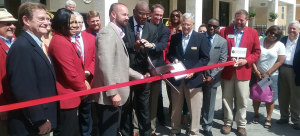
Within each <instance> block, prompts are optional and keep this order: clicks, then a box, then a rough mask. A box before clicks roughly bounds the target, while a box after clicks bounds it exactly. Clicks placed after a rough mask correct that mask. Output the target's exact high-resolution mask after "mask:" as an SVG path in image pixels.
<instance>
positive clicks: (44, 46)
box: [41, 42, 51, 63]
mask: <svg viewBox="0 0 300 136" xmlns="http://www.w3.org/2000/svg"><path fill="white" fill-rule="evenodd" d="M41 47H42V50H43V52H44V53H45V55H46V57H47V59H48V60H49V62H50V63H51V61H50V58H49V55H48V52H47V49H46V45H45V43H44V42H42V43H41Z"/></svg>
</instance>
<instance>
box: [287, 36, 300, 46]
mask: <svg viewBox="0 0 300 136" xmlns="http://www.w3.org/2000/svg"><path fill="white" fill-rule="evenodd" d="M298 38H299V36H297V39H295V40H294V41H291V40H290V37H288V42H290V43H293V44H294V43H297V41H298Z"/></svg>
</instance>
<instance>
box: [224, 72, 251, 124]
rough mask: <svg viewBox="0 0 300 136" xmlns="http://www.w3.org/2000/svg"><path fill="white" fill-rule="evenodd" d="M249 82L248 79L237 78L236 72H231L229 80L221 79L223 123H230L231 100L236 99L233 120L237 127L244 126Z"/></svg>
mask: <svg viewBox="0 0 300 136" xmlns="http://www.w3.org/2000/svg"><path fill="white" fill-rule="evenodd" d="M249 83H250V80H238V79H237V77H236V74H233V77H232V78H231V80H225V79H223V86H222V91H223V104H224V125H228V126H231V125H232V122H233V102H234V101H236V103H235V104H236V105H235V106H236V107H235V109H236V113H235V121H236V123H237V127H240V128H245V127H246V124H247V120H246V113H247V101H248V98H249V94H250V88H249Z"/></svg>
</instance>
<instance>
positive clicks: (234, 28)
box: [233, 26, 245, 34]
mask: <svg viewBox="0 0 300 136" xmlns="http://www.w3.org/2000/svg"><path fill="white" fill-rule="evenodd" d="M233 30H234V34H244V31H245V28H244V29H243V30H242V31H241V32H239V33H237V32H236V27H235V26H234V27H233Z"/></svg>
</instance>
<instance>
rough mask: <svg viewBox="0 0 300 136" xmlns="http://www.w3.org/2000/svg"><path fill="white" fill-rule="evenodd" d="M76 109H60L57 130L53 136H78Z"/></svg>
mask: <svg viewBox="0 0 300 136" xmlns="http://www.w3.org/2000/svg"><path fill="white" fill-rule="evenodd" d="M77 112H78V108H73V109H60V115H59V116H60V117H59V121H58V129H57V131H55V132H54V136H80V130H79V121H78V116H77Z"/></svg>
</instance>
